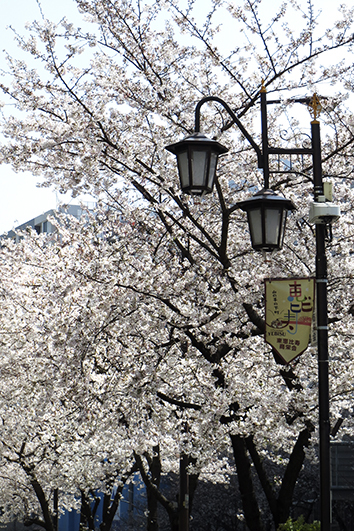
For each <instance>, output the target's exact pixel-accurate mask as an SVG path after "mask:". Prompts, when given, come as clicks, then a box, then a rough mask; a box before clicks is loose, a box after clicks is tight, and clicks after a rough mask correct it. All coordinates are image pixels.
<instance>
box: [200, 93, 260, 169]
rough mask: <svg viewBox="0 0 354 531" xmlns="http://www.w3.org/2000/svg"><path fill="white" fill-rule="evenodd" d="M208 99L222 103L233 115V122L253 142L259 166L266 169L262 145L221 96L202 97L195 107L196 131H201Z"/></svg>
mask: <svg viewBox="0 0 354 531" xmlns="http://www.w3.org/2000/svg"><path fill="white" fill-rule="evenodd" d="M208 101H215V102H217V103H220V105H222V106H223V107H224V109H225V110H226V111H227V112H228V113H229V115H230V116H231V118H232V120H233V122H234V123H235V124H236V125H237V127H238V128H239V130H240V131H241V133H242V134H243V136H244V137H245V138H246V139H247V140H248V142H249V143H250V144H251V146H252V147H253V149H254V150H255V152H256V153H257V158H258V168H263V170H264V157H263V154H262V151H261V149H260V147H259V146H258V145H257V144H256V142H255V141H254V140H253V138H252V137H251V135H250V134H249V132H248V131H247V129H245V127H244V126H243V125H242V123H241V122H240V120H239V118H237V116H236V114H235V113H234V111H233V110H232V109H231V107H230V106H229V105H228V104H227V103H226V102H225V101H224V100H223V99H221V98H218V97H217V96H206V97H205V98H202V99H201V100H200V101H199V102H198V103H197V106H196V108H195V126H194V130H195V132H196V133H200V109H201V107H202V105H204V103H207V102H208Z"/></svg>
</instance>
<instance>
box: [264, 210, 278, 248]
mask: <svg viewBox="0 0 354 531" xmlns="http://www.w3.org/2000/svg"><path fill="white" fill-rule="evenodd" d="M281 214H282V209H277V208H267V207H266V208H265V216H264V220H265V236H266V240H265V243H266V244H267V245H275V246H278V244H279V231H280V230H281V228H282V227H281V223H282V219H281V218H282V215H281Z"/></svg>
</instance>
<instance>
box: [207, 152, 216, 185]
mask: <svg viewBox="0 0 354 531" xmlns="http://www.w3.org/2000/svg"><path fill="white" fill-rule="evenodd" d="M217 162H218V155H217V153H215V152H211V154H210V165H209V175H208V188H210V190H212V188H213V184H214V178H215V173H216V164H217Z"/></svg>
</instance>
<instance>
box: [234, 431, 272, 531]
mask: <svg viewBox="0 0 354 531" xmlns="http://www.w3.org/2000/svg"><path fill="white" fill-rule="evenodd" d="M230 437H231V442H232V448H233V452H234V458H235V464H236V470H237V477H238V483H239V488H240V494H241V499H242V507H243V513H244V516H245V520H246V524H247V526H248V528H249V530H250V531H263V529H264V526H263V522H262V519H261V514H260V511H259V507H258V503H257V498H256V496H255V493H254V490H253V482H252V476H251V464H250V461H249V458H248V456H247V450H246V443H245V439H244V438H242V437H240V435H230Z"/></svg>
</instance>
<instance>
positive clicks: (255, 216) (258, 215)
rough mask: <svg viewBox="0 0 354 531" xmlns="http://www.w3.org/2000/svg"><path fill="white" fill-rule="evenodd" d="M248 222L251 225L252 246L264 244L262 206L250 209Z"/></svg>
mask: <svg viewBox="0 0 354 531" xmlns="http://www.w3.org/2000/svg"><path fill="white" fill-rule="evenodd" d="M248 224H249V227H250V233H251V240H252V246H253V247H255V246H257V245H262V242H263V234H262V232H263V231H262V210H261V208H257V209H253V210H249V211H248Z"/></svg>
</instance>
